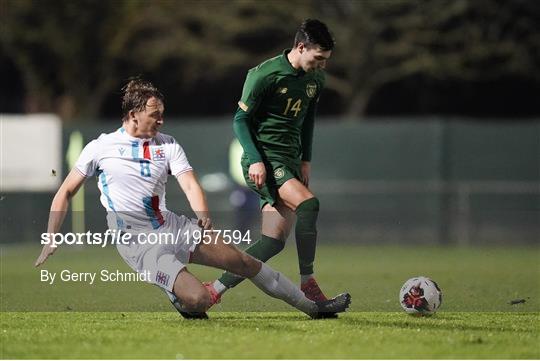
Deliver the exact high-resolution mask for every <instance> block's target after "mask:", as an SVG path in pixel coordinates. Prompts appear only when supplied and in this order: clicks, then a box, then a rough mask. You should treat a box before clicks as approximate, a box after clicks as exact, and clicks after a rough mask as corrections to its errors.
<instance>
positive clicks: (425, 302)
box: [399, 277, 442, 316]
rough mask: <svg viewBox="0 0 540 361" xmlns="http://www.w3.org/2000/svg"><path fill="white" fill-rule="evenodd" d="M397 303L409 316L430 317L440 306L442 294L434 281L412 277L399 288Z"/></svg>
mask: <svg viewBox="0 0 540 361" xmlns="http://www.w3.org/2000/svg"><path fill="white" fill-rule="evenodd" d="M399 303H400V305H401V307H402V308H403V309H404V310H405V312H407V313H409V314H411V315H416V316H428V315H432V314H434V313H435V312H436V311H437V309H438V308H439V307H440V306H441V303H442V292H441V289H440V288H439V285H437V283H436V282H435V281H433V280H431V279H429V278H427V277H414V278H411V279H409V280H407V282H405V284H404V285H403V287H401V290H400V291H399Z"/></svg>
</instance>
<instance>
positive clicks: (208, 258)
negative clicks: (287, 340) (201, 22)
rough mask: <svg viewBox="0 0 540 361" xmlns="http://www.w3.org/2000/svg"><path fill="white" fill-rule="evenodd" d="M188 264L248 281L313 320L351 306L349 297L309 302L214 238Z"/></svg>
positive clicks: (281, 277)
mask: <svg viewBox="0 0 540 361" xmlns="http://www.w3.org/2000/svg"><path fill="white" fill-rule="evenodd" d="M191 261H192V262H193V263H197V264H201V265H206V266H211V267H216V268H220V269H224V270H226V271H229V272H232V273H234V274H237V275H240V276H242V277H244V278H249V279H250V280H251V281H252V282H253V283H254V284H255V285H256V286H257V287H259V288H260V289H261V290H263V291H264V292H265V293H266V294H268V295H270V296H272V297H274V298H278V299H281V300H283V301H285V302H287V303H288V304H290V305H291V306H293V307H295V308H297V309H298V310H300V311H302V312H304V313H306V314H308V315H310V316H312V317H327V316H334V315H335V314H336V313H339V312H344V311H345V310H346V308H347V307H348V306H349V303H350V296H349V295H348V294H343V295H339V296H337V297H336V298H334V299H332V300H329V301H327V302H324V303H316V302H313V301H311V300H309V299H308V298H306V297H305V295H304V293H303V292H302V291H301V290H300V289H299V288H298V287H296V286H295V285H294V284H293V283H292V282H291V281H290V280H289V279H288V278H287V277H285V276H284V275H283V274H281V273H279V272H277V271H274V270H273V269H271V268H270V267H268V266H267V265H265V264H264V263H262V262H260V261H258V260H256V259H254V258H253V257H251V256H249V255H248V254H246V253H244V252H241V251H240V250H239V249H237V248H236V247H234V246H232V245H230V244H225V243H224V242H223V240H222V239H221V238H220V237H217V236H216V235H214V237H213V241H212V242H211V243H210V244H200V245H199V246H198V247H197V248H196V249H195V252H194V253H193V256H192V258H191Z"/></svg>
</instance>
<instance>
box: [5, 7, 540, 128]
mask: <svg viewBox="0 0 540 361" xmlns="http://www.w3.org/2000/svg"><path fill="white" fill-rule="evenodd" d="M0 4H1V12H0V20H1V32H0V46H1V55H0V64H1V65H2V74H1V75H2V79H4V80H3V81H2V98H3V99H2V108H3V109H2V110H3V111H6V110H8V111H25V112H43V111H53V112H57V113H59V114H61V115H62V116H63V118H64V119H66V120H69V119H77V118H98V117H103V116H116V115H118V110H117V109H118V98H119V95H118V90H119V88H120V87H121V85H122V84H123V83H124V82H125V80H126V79H127V78H128V77H129V76H132V75H136V74H142V75H144V76H145V77H147V78H150V79H151V80H153V81H155V82H156V84H157V85H158V86H160V87H161V88H162V90H163V91H164V93H165V94H166V97H167V109H168V114H169V115H171V114H172V115H188V114H189V115H221V114H232V113H233V111H234V109H235V104H236V100H237V98H238V96H239V94H240V91H241V86H242V82H243V79H244V76H245V73H246V71H247V70H248V69H249V68H250V67H253V66H254V65H256V64H258V63H259V62H260V61H262V60H264V59H266V58H268V57H270V56H274V55H276V54H278V53H279V52H281V51H282V50H283V49H284V48H285V47H290V46H291V45H292V38H293V35H294V31H295V29H296V27H297V25H298V24H299V22H300V21H301V20H302V19H304V18H307V17H318V18H321V19H323V20H324V21H326V22H327V23H328V25H329V26H330V27H331V29H332V30H333V32H334V34H335V37H336V40H337V48H336V50H335V52H334V54H333V56H332V59H331V61H330V62H329V66H328V90H327V91H326V94H325V96H324V98H323V100H322V101H321V112H323V113H331V114H338V115H341V116H345V117H351V118H358V117H361V116H363V115H366V114H369V115H377V114H426V113H442V114H445V113H446V114H456V113H458V114H461V115H477V116H478V115H479V116H482V115H489V116H492V115H502V116H511V115H518V116H519V115H538V114H540V111H539V110H538V103H540V102H538V101H536V100H535V99H536V98H537V95H538V91H539V90H540V86H539V84H540V67H539V64H540V32H539V31H538V24H539V23H540V22H539V21H538V19H540V6H539V5H538V4H540V3H539V2H536V1H533V0H527V1H525V0H522V1H519V0H515V1H494V0H475V1H473V0H431V1H413V0H409V1H400V0H392V1H379V0H377V1H356V0H337V1H323V0H313V1H296V2H293V1H246V0H243V1H217V0H216V1H152V2H150V1H135V0H126V1H90V0H80V1H47V0H41V1H37V0H34V1H30V0H2V1H1V2H0ZM5 79H7V81H6V80H5ZM17 102H19V105H17ZM8 103H9V104H8Z"/></svg>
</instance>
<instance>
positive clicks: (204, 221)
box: [197, 217, 212, 229]
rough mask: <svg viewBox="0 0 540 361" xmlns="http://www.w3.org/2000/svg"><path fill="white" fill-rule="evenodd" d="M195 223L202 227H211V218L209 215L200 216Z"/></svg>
mask: <svg viewBox="0 0 540 361" xmlns="http://www.w3.org/2000/svg"><path fill="white" fill-rule="evenodd" d="M197 225H198V226H199V227H201V228H202V229H212V220H211V219H210V217H201V218H199V219H198V220H197Z"/></svg>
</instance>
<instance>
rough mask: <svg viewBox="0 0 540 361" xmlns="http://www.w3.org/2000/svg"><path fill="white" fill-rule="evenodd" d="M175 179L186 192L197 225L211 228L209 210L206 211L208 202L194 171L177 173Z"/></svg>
mask: <svg viewBox="0 0 540 361" xmlns="http://www.w3.org/2000/svg"><path fill="white" fill-rule="evenodd" d="M176 179H177V180H178V184H180V188H182V191H183V192H184V193H185V194H186V197H187V199H188V201H189V205H190V206H191V209H192V210H193V212H195V214H196V215H197V218H198V219H199V222H198V224H199V227H202V228H204V229H211V228H212V221H211V219H210V212H209V211H208V203H207V201H206V196H205V195H204V191H203V189H202V187H201V185H200V184H199V181H198V180H197V177H196V176H195V173H194V172H193V171H191V170H190V171H188V172H184V173H181V174H179V175H178V176H177V177H176Z"/></svg>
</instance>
